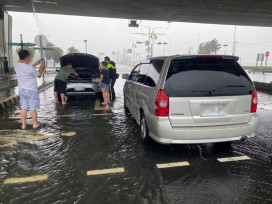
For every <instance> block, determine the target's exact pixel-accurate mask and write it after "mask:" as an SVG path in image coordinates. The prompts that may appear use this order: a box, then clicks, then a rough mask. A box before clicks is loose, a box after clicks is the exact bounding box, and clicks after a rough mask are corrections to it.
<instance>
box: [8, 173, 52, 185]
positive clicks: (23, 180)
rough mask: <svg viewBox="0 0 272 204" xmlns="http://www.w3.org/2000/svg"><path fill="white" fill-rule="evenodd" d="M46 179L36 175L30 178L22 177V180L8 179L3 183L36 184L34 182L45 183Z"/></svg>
mask: <svg viewBox="0 0 272 204" xmlns="http://www.w3.org/2000/svg"><path fill="white" fill-rule="evenodd" d="M47 179H48V175H47V174H44V175H37V176H30V177H22V178H9V179H6V180H5V181H4V184H16V183H27V182H36V181H45V180H47Z"/></svg>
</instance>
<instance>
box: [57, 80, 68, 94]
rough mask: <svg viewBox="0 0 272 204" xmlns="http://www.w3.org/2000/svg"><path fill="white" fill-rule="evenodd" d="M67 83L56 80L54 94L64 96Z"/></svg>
mask: <svg viewBox="0 0 272 204" xmlns="http://www.w3.org/2000/svg"><path fill="white" fill-rule="evenodd" d="M66 85H67V84H66V82H64V81H62V80H59V79H55V81H54V92H57V93H62V94H64V93H65V91H66Z"/></svg>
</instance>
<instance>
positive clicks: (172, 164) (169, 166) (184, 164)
mask: <svg viewBox="0 0 272 204" xmlns="http://www.w3.org/2000/svg"><path fill="white" fill-rule="evenodd" d="M189 165H190V164H189V163H188V162H187V161H185V162H175V163H166V164H156V166H157V167H158V168H159V169H163V168H172V167H179V166H189Z"/></svg>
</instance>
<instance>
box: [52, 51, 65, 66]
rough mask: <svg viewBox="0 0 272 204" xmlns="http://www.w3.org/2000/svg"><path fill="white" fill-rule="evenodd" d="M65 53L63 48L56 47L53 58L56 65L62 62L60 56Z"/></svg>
mask: <svg viewBox="0 0 272 204" xmlns="http://www.w3.org/2000/svg"><path fill="white" fill-rule="evenodd" d="M62 55H63V50H62V49H61V48H60V47H54V48H53V50H52V58H53V60H54V67H55V66H56V63H59V62H60V57H61V56H62Z"/></svg>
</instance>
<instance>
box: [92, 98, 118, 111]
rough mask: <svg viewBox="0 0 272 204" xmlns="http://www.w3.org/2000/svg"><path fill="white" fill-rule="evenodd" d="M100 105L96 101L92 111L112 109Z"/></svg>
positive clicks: (98, 101)
mask: <svg viewBox="0 0 272 204" xmlns="http://www.w3.org/2000/svg"><path fill="white" fill-rule="evenodd" d="M100 103H101V101H100V99H96V101H95V105H94V110H112V109H113V107H111V106H104V107H103V106H100Z"/></svg>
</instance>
